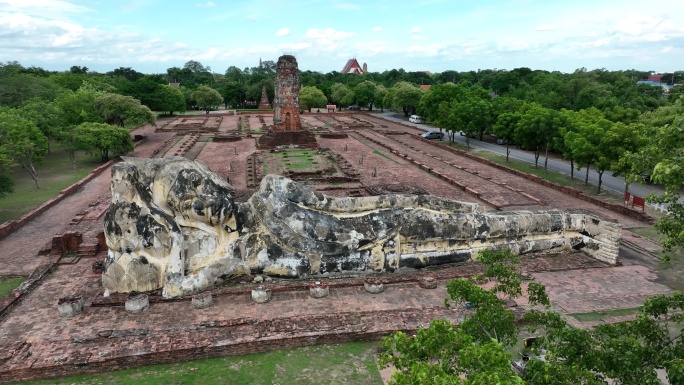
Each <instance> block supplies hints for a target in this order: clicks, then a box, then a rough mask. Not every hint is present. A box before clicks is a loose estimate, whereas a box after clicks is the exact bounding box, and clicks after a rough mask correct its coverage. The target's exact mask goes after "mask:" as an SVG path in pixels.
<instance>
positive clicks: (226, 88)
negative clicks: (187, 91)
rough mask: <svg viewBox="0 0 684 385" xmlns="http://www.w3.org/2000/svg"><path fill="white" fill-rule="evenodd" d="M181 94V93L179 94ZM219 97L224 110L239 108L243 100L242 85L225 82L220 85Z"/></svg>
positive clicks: (243, 87) (243, 91)
mask: <svg viewBox="0 0 684 385" xmlns="http://www.w3.org/2000/svg"><path fill="white" fill-rule="evenodd" d="M181 94H182V93H181ZM221 96H222V97H223V102H224V103H225V104H226V108H227V107H228V106H229V105H230V106H231V107H233V108H240V107H243V106H242V102H243V101H244V100H245V97H246V96H245V86H244V84H241V83H238V82H234V81H227V82H223V83H222V84H221Z"/></svg>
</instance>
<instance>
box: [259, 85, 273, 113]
mask: <svg viewBox="0 0 684 385" xmlns="http://www.w3.org/2000/svg"><path fill="white" fill-rule="evenodd" d="M259 109H260V110H270V109H271V103H269V102H268V95H267V94H266V86H263V87H261V101H260V102H259Z"/></svg>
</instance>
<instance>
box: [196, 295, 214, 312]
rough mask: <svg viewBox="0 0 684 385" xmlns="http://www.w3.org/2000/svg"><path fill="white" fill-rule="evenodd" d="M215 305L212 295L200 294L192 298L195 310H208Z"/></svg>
mask: <svg viewBox="0 0 684 385" xmlns="http://www.w3.org/2000/svg"><path fill="white" fill-rule="evenodd" d="M213 303H214V299H213V297H212V295H211V293H199V294H195V295H193V296H192V307H194V308H195V309H204V308H208V307H209V306H211V305H212V304H213Z"/></svg>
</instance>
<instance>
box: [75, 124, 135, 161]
mask: <svg viewBox="0 0 684 385" xmlns="http://www.w3.org/2000/svg"><path fill="white" fill-rule="evenodd" d="M73 138H74V142H75V144H76V147H77V148H78V149H81V150H85V151H86V152H87V153H89V154H95V155H100V158H101V160H102V161H103V162H106V161H108V160H109V157H110V155H114V154H125V153H127V152H130V151H133V140H132V139H131V135H130V133H129V132H128V130H127V129H126V128H123V127H117V126H113V125H110V124H103V123H81V124H79V125H78V126H76V127H75V128H74V130H73Z"/></svg>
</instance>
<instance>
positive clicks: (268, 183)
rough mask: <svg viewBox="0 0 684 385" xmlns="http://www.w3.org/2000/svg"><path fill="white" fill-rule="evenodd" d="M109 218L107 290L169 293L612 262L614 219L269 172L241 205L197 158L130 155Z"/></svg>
mask: <svg viewBox="0 0 684 385" xmlns="http://www.w3.org/2000/svg"><path fill="white" fill-rule="evenodd" d="M111 188H112V204H111V206H110V208H109V210H108V211H107V213H106V215H105V237H106V241H107V246H108V248H109V251H108V254H107V257H106V260H105V263H104V269H103V274H102V284H103V286H104V288H105V290H106V293H113V292H120V293H126V292H133V291H136V292H140V291H150V290H157V289H162V294H163V296H164V297H167V298H172V297H179V296H184V295H188V294H191V293H194V292H199V291H202V290H206V289H210V288H212V287H213V286H214V285H216V284H217V283H219V282H223V281H224V280H226V279H230V278H231V277H235V276H238V275H250V274H265V275H269V276H273V277H291V278H304V277H316V276H325V275H334V274H336V273H359V274H362V273H363V272H391V271H395V270H397V269H404V268H407V269H408V268H422V267H425V266H430V265H438V264H445V263H454V262H465V261H469V260H472V259H476V258H477V254H478V252H479V251H480V250H484V249H501V248H508V249H510V250H512V251H513V252H515V253H517V254H523V253H529V252H536V251H544V250H566V249H570V248H575V249H580V248H581V249H583V250H584V251H586V252H588V253H589V254H591V255H592V256H594V257H595V258H597V259H600V260H602V261H605V262H607V263H616V261H617V247H618V241H619V237H620V227H619V225H618V224H616V223H613V222H610V221H606V220H603V219H599V218H598V217H596V216H593V215H591V214H589V213H586V212H567V211H559V210H544V211H537V212H532V211H512V212H485V211H484V209H483V208H482V207H481V206H479V205H477V204H474V203H464V202H456V201H452V200H448V199H443V198H439V197H434V196H429V195H382V196H372V197H354V198H351V197H349V198H347V197H345V198H338V197H331V196H327V195H324V194H321V193H319V192H316V191H313V190H311V189H310V188H308V187H307V186H305V185H303V184H300V183H297V182H295V181H292V180H290V179H287V178H285V177H282V176H278V175H267V176H265V177H264V178H263V180H262V181H261V185H260V187H259V189H258V190H257V191H256V192H255V193H254V194H253V195H252V196H251V197H250V198H249V199H248V200H247V201H246V202H244V203H236V202H235V201H234V200H233V192H234V189H233V188H232V186H231V185H230V184H229V183H228V182H227V181H225V180H224V179H222V178H221V177H219V176H218V175H216V174H215V173H213V172H212V171H211V170H209V168H207V167H206V166H205V165H203V164H202V163H200V162H197V161H190V160H187V159H185V158H180V157H174V158H163V159H138V158H124V160H123V162H120V163H118V164H116V165H114V167H113V170H112V186H111Z"/></svg>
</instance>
